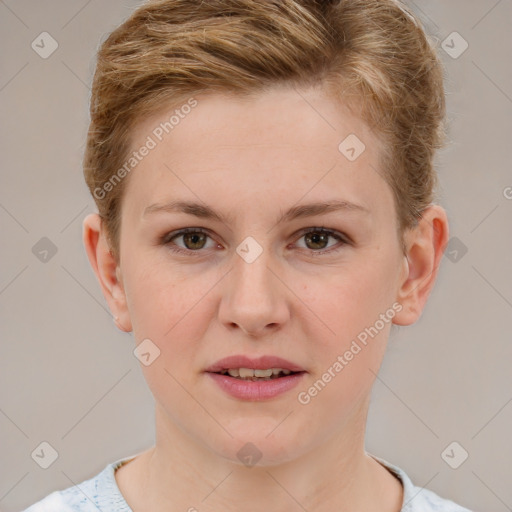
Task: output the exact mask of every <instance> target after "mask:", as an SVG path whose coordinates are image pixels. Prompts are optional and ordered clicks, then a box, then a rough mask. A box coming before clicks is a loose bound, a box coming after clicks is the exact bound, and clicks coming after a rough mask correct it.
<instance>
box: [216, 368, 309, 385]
mask: <svg viewBox="0 0 512 512" xmlns="http://www.w3.org/2000/svg"><path fill="white" fill-rule="evenodd" d="M210 373H217V374H220V375H228V376H229V377H233V378H234V379H238V380H249V381H252V382H257V381H265V380H276V379H280V378H283V377H287V376H289V375H294V374H296V373H305V372H303V371H301V372H293V371H291V370H287V369H286V368H267V369H255V368H229V369H225V370H220V371H218V372H210Z"/></svg>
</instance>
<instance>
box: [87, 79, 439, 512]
mask: <svg viewBox="0 0 512 512" xmlns="http://www.w3.org/2000/svg"><path fill="white" fill-rule="evenodd" d="M195 98H196V99H197V101H198V106H197V107H195V109H193V111H192V112H191V113H190V114H189V115H188V116H187V117H186V118H185V119H182V120H181V121H180V124H179V125H178V126H176V127H175V128H174V130H173V131H172V132H171V134H169V135H168V136H166V138H164V140H163V141H162V142H160V143H159V144H158V145H157V146H156V147H155V148H154V149H152V150H151V151H150V152H149V154H148V155H147V156H146V157H145V158H144V159H143V160H142V161H141V162H140V163H139V164H138V166H137V167H136V168H135V169H134V170H133V171H132V173H131V174H130V175H129V177H128V178H127V180H128V181H127V183H126V185H127V189H126V190H125V196H124V199H123V205H122V217H121V218H122V225H121V235H120V260H119V262H116V261H115V260H114V259H113V258H112V255H111V254H110V253H109V247H108V245H107V243H106V237H105V234H104V232H103V231H102V229H101V223H100V220H99V217H98V216H97V215H96V214H92V215H89V216H88V217H87V218H86V219H85V221H84V243H85V245H86V248H87V252H88V256H89V259H90V261H91V264H92V267H93V269H94V271H95V273H96V275H97V277H98V279H99V282H100V285H101V287H102V290H103V293H104V295H105V297H106V300H107V302H108V304H109V307H110V309H111V311H112V313H113V315H114V316H116V317H118V318H119V320H118V321H117V325H118V326H119V328H120V329H122V330H123V331H126V332H130V331H133V335H134V338H135V340H136V343H137V344H138V343H140V342H141V341H142V340H144V339H146V338H149V339H151V340H152V341H153V343H155V344H156V345H157V346H158V347H159V349H160V351H161V354H160V357H158V358H157V359H156V360H155V361H154V362H153V363H152V364H151V365H149V366H147V367H146V366H143V365H141V368H142V371H143V373H144V377H145V379H146V381H147V383H148V385H149V387H150V390H151V392H152V393H153V395H154V397H155V401H156V445H155V447H153V448H151V449H149V450H147V451H146V452H144V453H142V454H141V455H139V456H138V457H137V458H135V459H134V460H133V461H131V462H129V463H128V464H126V465H125V466H123V467H122V468H120V469H119V470H118V471H117V472H116V480H117V482H118V485H119V488H120V490H121V492H122V493H123V495H124V496H125V498H126V501H127V502H128V504H129V505H130V507H131V508H132V509H133V510H134V512H142V511H143V510H152V511H157V512H158V511H160V510H183V511H185V510H189V509H191V507H195V508H196V509H197V510H198V511H200V512H202V511H219V510H223V511H239V510H247V511H254V512H256V511H263V510H272V511H273V512H276V511H287V512H289V511H291V510H297V511H300V510H303V508H302V507H304V508H305V509H306V510H308V511H315V512H323V511H331V510H338V511H342V512H343V511H344V512H348V511H350V512H353V511H354V510H359V511H367V512H370V511H375V510H379V511H380V512H398V511H399V510H400V507H401V504H402V498H403V497H402V487H401V485H400V482H399V481H398V480H397V479H396V478H395V477H394V476H392V475H391V473H389V472H388V471H387V470H386V469H385V468H384V467H383V466H381V465H380V464H378V463H377V462H376V461H375V460H374V459H372V458H371V457H369V456H368V455H367V454H366V452H365V450H364V432H365V425H366V417H367V412H368V405H369V399H370V392H371V388H372V384H373V382H374V380H375V374H376V373H377V372H378V370H379V367H380V365H381V362H382V358H383V356H384V352H385V348H386V344H387V340H388V337H389V332H390V329H391V323H386V325H385V327H384V328H383V329H382V330H381V331H380V332H379V334H378V335H377V336H375V337H374V338H373V339H371V340H370V341H369V343H368V345H367V346H366V347H365V348H364V349H363V350H362V351H361V352H359V353H358V354H357V356H355V357H354V358H353V360H352V361H350V363H349V364H348V365H347V366H346V367H345V368H344V369H343V371H341V372H340V373H339V374H338V375H337V376H336V377H335V378H333V379H332V380H331V382H330V383H329V384H328V385H327V386H326V387H325V389H323V390H322V391H321V392H320V393H319V394H318V395H317V396H316V397H315V398H314V399H313V400H311V402H310V403H309V404H307V405H303V404H300V403H299V401H298V399H297V395H298V393H299V392H300V391H304V390H307V388H309V387H310V386H312V385H313V383H314V382H315V381H317V380H318V379H319V378H320V377H321V376H322V374H323V373H324V372H325V371H326V370H327V368H329V367H331V366H332V365H333V363H334V362H335V361H336V359H337V357H338V355H340V354H343V353H344V352H345V351H346V350H347V349H348V348H349V346H350V344H351V342H352V340H354V339H355V338H356V336H357V335H358V334H359V333H360V332H361V331H363V330H364V329H365V328H366V327H369V326H371V325H374V323H375V322H376V320H377V319H379V315H380V314H383V313H385V312H386V311H387V310H389V308H391V306H392V304H394V303H396V302H398V303H400V304H401V306H402V309H401V311H400V312H398V313H396V315H395V316H394V318H393V320H392V322H393V323H395V324H397V325H410V324H412V323H414V322H415V321H416V320H417V319H418V318H419V316H420V315H421V313H422V310H423V308H424V305H425V303H426V300H427V298H428V295H429V294H430V291H431V289H432V287H433V285H434V282H435V278H436V275H437V269H438V265H439V263H440V259H441V256H442V253H443V251H444V248H445V246H446V243H447V239H448V222H447V218H446V213H445V211H444V210H443V208H441V207H440V206H438V205H432V206H431V207H430V208H429V209H428V210H427V211H426V212H425V213H424V217H423V220H422V221H421V222H420V223H419V225H418V227H417V228H416V229H415V230H412V231H410V232H408V233H407V234H406V235H407V236H406V245H407V255H405V256H404V255H403V254H402V253H401V250H400V246H399V243H398V237H397V225H396V221H395V210H394V204H393V196H392V192H391V189H390V188H389V186H388V185H387V184H386V183H385V181H384V180H383V179H382V177H381V175H380V174H379V171H380V170H379V164H378V157H379V150H380V146H379V141H378V139H377V137H376V135H375V134H374V133H373V132H371V131H370V130H369V129H368V128H367V127H366V125H365V124H364V123H363V122H362V121H361V120H360V119H359V118H358V117H357V116H355V115H353V114H351V113H350V112H349V111H348V110H347V109H345V108H344V107H342V106H341V104H339V103H337V102H335V101H334V100H333V99H332V97H331V96H330V95H328V94H327V93H326V92H325V91H324V90H323V89H321V88H314V89H308V90H302V91H300V94H299V93H298V91H296V90H294V89H293V88H288V87H283V88H275V89H274V90H272V91H267V92H265V93H261V94H259V95H257V96H254V97H252V98H247V99H245V100H241V99H238V98H234V97H232V96H223V95H217V94H215V95H214V94H211V95H206V94H205V95H198V96H196V97H195ZM306 100H307V101H306ZM174 108H176V106H173V108H171V109H169V111H167V109H162V112H161V113H159V115H157V116H154V117H152V118H151V119H147V120H145V121H144V122H143V123H141V124H139V125H138V127H137V128H136V130H135V132H134V134H133V135H134V137H133V148H138V147H140V146H141V145H142V144H143V143H144V141H145V140H146V137H147V136H148V135H150V134H151V132H152V130H153V129H154V128H155V127H156V126H158V124H159V123H160V122H161V121H163V120H166V119H169V116H170V113H171V112H172V110H173V109H174ZM351 133H354V134H356V135H357V137H358V138H359V139H360V140H362V141H363V142H364V144H365V145H366V150H365V151H364V152H363V153H362V154H361V155H360V156H359V157H358V158H357V159H356V160H355V161H353V162H350V161H349V160H348V159H347V158H345V156H343V155H342V154H341V153H340V152H339V150H338V145H339V144H340V142H341V141H342V140H343V139H344V138H345V137H347V135H349V134H351ZM172 200H182V201H185V200H186V201H193V202H197V203H200V204H202V205H208V206H209V207H210V208H211V209H213V210H214V211H215V212H217V213H219V214H221V215H222V216H223V217H224V218H225V222H221V221H219V220H215V219H211V218H200V217H196V216H193V215H191V214H187V213H182V212H181V213H177V212H165V211H160V212H153V213H147V214H144V212H145V209H146V208H147V207H148V206H150V205H155V204H158V205H161V204H165V203H168V202H169V201H172ZM331 200H333V201H334V200H338V201H340V200H345V201H349V202H352V203H356V204H359V205H361V206H362V207H363V208H365V209H367V211H364V210H360V211H359V210H356V209H354V210H349V209H343V210H339V211H332V212H330V213H326V214H317V215H314V216H312V217H302V218H300V217H299V218H296V219H294V220H286V221H283V222H281V223H279V224H278V223H277V221H278V219H279V218H280V216H281V215H282V214H283V213H284V212H286V211H287V210H288V209H290V208H292V207H295V206H298V205H302V204H306V203H308V204H309V203H322V202H326V201H331ZM319 227H324V228H326V229H329V230H331V231H333V232H334V233H335V234H338V235H339V236H341V237H344V238H343V239H344V240H345V242H346V243H343V242H340V240H339V239H337V238H336V237H333V236H332V235H331V236H328V237H326V238H325V239H323V241H322V239H318V238H317V239H314V240H311V239H310V238H308V237H307V236H305V234H304V232H303V230H305V229H306V228H319ZM183 228H203V229H204V230H206V232H207V236H206V237H205V238H204V240H203V239H201V238H199V239H198V238H196V239H193V240H190V239H187V238H186V237H184V236H179V237H177V238H174V239H173V242H174V243H175V244H176V246H178V247H179V248H181V249H183V250H184V251H185V252H182V253H175V252H172V251H171V250H170V247H169V245H167V246H166V245H165V244H164V243H161V242H160V239H161V238H162V237H163V236H164V235H166V234H171V233H174V232H176V231H178V230H180V229H183ZM249 236H250V237H253V238H254V240H256V241H257V243H258V244H259V245H260V246H261V248H262V249H263V252H262V253H261V255H260V256H259V257H258V258H257V259H256V260H255V261H254V262H252V263H247V262H246V261H245V260H244V259H243V258H241V257H240V256H239V255H238V254H237V252H236V248H237V247H238V246H239V244H240V243H241V242H242V241H243V240H244V239H245V238H246V237H249ZM199 237H201V235H200V234H199ZM167 241H168V244H170V242H169V237H168V238H167ZM200 242H202V245H201V243H200ZM322 244H323V245H322ZM176 246H174V247H176ZM321 251H327V252H325V253H324V254H322V255H318V254H315V253H319V252H321ZM232 354H246V355H249V356H252V357H258V356H260V355H263V354H271V355H277V356H280V357H283V358H285V359H288V360H290V361H292V362H294V363H296V364H298V365H300V366H301V367H302V368H304V369H305V370H306V371H307V373H306V374H305V375H304V377H303V381H302V383H301V384H300V385H299V387H298V388H295V389H293V390H291V391H289V392H286V393H285V394H283V395H280V396H278V397H276V398H274V399H271V400H267V401H261V402H254V401H252V402H249V401H240V400H237V399H234V398H233V397H230V396H228V395H226V394H225V393H224V392H223V391H222V390H220V388H218V387H217V386H216V384H214V383H213V382H212V380H211V378H210V377H209V376H208V375H206V374H205V373H204V370H205V368H206V367H207V366H209V365H211V364H213V363H214V362H216V361H217V360H218V359H220V358H223V357H226V356H228V355H232ZM247 442H251V443H253V444H254V445H256V446H257V447H258V449H259V450H260V451H261V453H262V458H261V460H259V462H258V464H257V465H256V466H254V467H246V466H244V465H243V464H242V462H241V461H240V460H239V458H238V457H237V452H238V450H240V448H241V447H242V446H244V445H245V444H246V443H247ZM203 499H204V501H203Z"/></svg>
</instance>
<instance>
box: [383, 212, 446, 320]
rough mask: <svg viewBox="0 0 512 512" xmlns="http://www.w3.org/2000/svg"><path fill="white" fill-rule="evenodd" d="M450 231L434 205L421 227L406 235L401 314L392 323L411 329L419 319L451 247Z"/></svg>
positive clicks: (425, 216) (401, 287) (425, 213)
mask: <svg viewBox="0 0 512 512" xmlns="http://www.w3.org/2000/svg"><path fill="white" fill-rule="evenodd" d="M448 230H449V229H448V219H447V216H446V212H445V210H444V209H443V208H442V207H441V206H439V205H431V206H429V207H428V208H427V209H426V210H425V211H424V212H423V216H422V218H421V219H420V220H419V222H418V225H417V226H416V227H415V228H414V229H412V230H410V231H409V232H407V233H406V237H405V238H406V247H407V256H404V267H403V268H404V270H405V272H403V274H402V277H401V282H400V283H399V290H398V294H397V301H398V302H400V304H402V310H401V311H400V312H399V313H398V314H397V315H395V317H394V318H393V323H395V324H397V325H411V324H413V323H415V322H416V321H417V320H418V319H419V318H420V316H421V314H422V312H423V309H424V307H425V304H426V302H427V299H428V297H429V295H430V292H431V291H432V288H433V287H434V283H435V281H436V278H437V273H438V270H439V265H440V263H441V257H442V256H443V253H444V250H445V248H446V245H447V243H448ZM404 275H405V277H404Z"/></svg>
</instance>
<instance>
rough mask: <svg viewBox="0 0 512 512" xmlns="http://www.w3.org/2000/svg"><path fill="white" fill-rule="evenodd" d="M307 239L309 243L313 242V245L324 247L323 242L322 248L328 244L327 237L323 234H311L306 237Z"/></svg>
mask: <svg viewBox="0 0 512 512" xmlns="http://www.w3.org/2000/svg"><path fill="white" fill-rule="evenodd" d="M306 238H307V239H308V240H309V241H311V240H313V244H318V243H320V244H321V245H322V242H323V243H324V244H323V245H322V247H320V248H323V247H325V243H326V242H327V235H325V234H323V233H309V234H307V235H306ZM319 239H320V240H321V241H320V242H319ZM317 249H318V247H317Z"/></svg>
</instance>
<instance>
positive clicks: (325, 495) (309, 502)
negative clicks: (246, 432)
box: [116, 405, 403, 512]
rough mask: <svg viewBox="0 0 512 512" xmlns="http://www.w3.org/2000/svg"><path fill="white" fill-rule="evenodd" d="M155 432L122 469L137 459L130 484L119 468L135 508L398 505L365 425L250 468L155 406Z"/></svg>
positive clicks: (345, 510) (395, 487) (396, 490)
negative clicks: (369, 449) (370, 450)
mask: <svg viewBox="0 0 512 512" xmlns="http://www.w3.org/2000/svg"><path fill="white" fill-rule="evenodd" d="M363 419H364V418H363ZM156 431H157V433H158V434H157V442H156V444H155V446H154V447H153V448H151V449H150V450H148V451H147V452H144V454H142V455H140V456H139V457H137V459H135V461H133V463H130V464H127V465H126V466H124V467H123V468H126V467H130V465H131V464H133V465H132V475H131V483H130V485H129V484H127V482H128V480H123V481H124V483H125V485H121V483H122V482H123V481H120V480H119V478H118V477H117V473H116V478H118V483H119V487H120V490H121V492H122V493H123V495H124V496H125V498H126V500H127V502H128V504H129V505H130V507H131V508H132V510H133V511H134V512H139V510H140V511H142V510H153V511H155V512H159V511H160V510H169V508H170V507H171V505H172V508H173V509H174V508H175V509H176V510H186V511H189V512H196V511H201V512H207V511H212V512H213V511H218V510H225V511H238V510H247V511H254V512H256V511H261V510H272V511H275V512H281V511H282V512H284V511H289V510H290V509H296V510H300V509H302V510H308V511H315V512H324V511H325V512H327V511H331V510H338V511H340V512H349V511H350V512H353V511H354V510H379V511H381V512H399V511H400V509H401V504H402V500H403V496H402V486H401V484H400V482H399V481H398V480H397V479H396V478H395V477H394V476H393V475H392V474H391V473H389V472H388V471H387V470H386V469H385V468H384V467H383V466H382V465H380V464H379V463H378V462H376V461H375V460H374V459H373V458H372V457H370V456H368V455H367V454H366V452H365V450H364V435H362V434H361V432H364V428H361V425H353V431H351V432H347V431H346V430H343V431H342V432H336V433H333V435H332V436H331V437H330V438H325V439H323V440H322V442H321V443H319V444H318V446H315V447H313V449H309V451H307V452H305V453H304V454H302V455H301V456H299V457H295V458H293V459H290V460H289V461H286V462H279V463H277V464H273V465H265V466H258V465H255V466H252V467H248V466H244V465H243V464H240V463H236V462H234V461H232V460H230V459H227V458H225V457H222V455H219V454H216V453H213V452H212V451H211V450H210V449H208V448H207V447H206V446H204V445H202V444H200V443H198V442H197V441H196V440H194V439H192V438H191V437H189V436H188V435H187V434H186V433H185V432H183V431H182V430H181V429H179V428H178V427H177V426H176V425H175V424H174V423H173V422H171V421H170V419H169V418H168V417H167V416H166V414H165V412H163V411H162V410H161V409H160V408H159V407H158V405H157V409H156ZM357 432H359V435H356V433H357ZM135 462H136V463H137V464H135ZM123 468H121V469H123ZM134 484H135V485H134ZM135 488H138V489H139V490H140V492H139V493H138V494H137V492H136V491H133V490H132V489H135ZM369 491H370V492H369Z"/></svg>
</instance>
